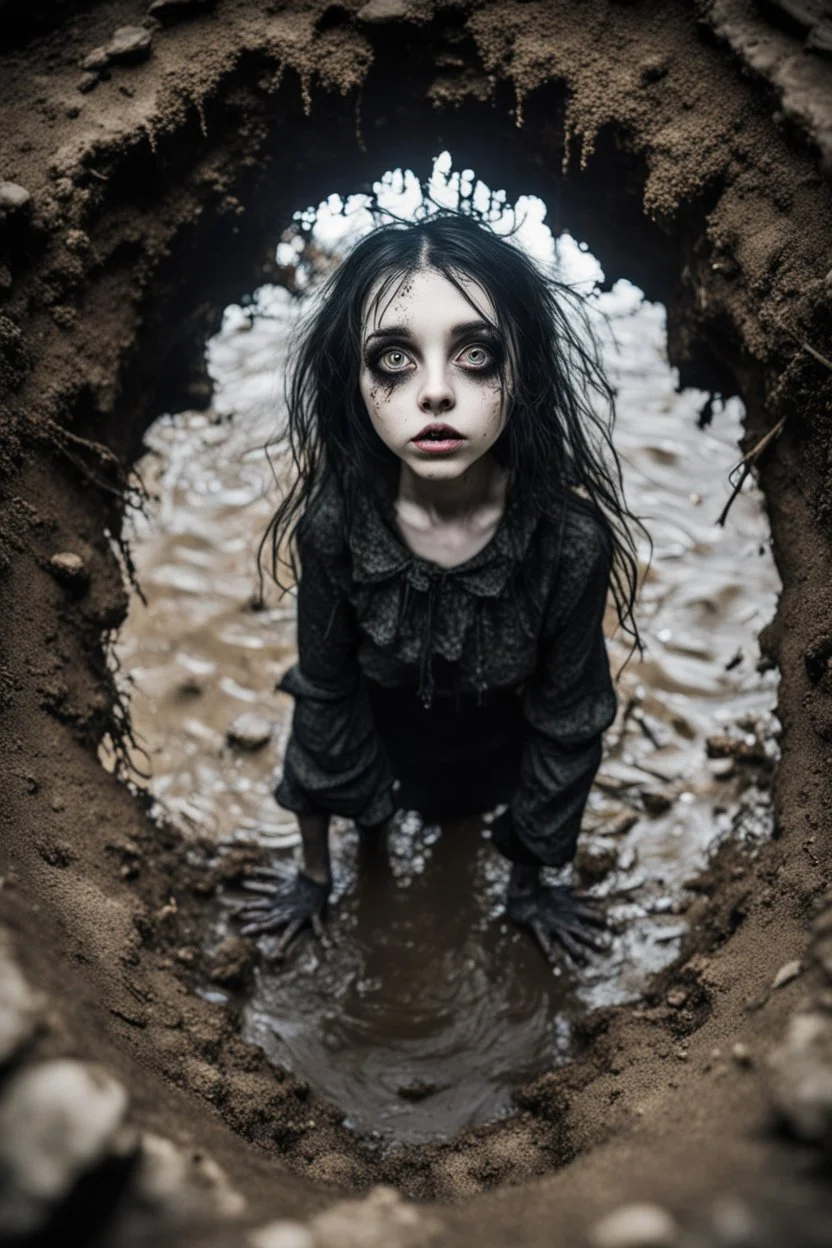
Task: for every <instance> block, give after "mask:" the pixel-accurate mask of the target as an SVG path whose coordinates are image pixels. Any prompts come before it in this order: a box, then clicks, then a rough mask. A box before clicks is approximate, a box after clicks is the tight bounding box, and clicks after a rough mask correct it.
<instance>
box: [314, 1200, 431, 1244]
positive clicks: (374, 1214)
mask: <svg viewBox="0 0 832 1248" xmlns="http://www.w3.org/2000/svg"><path fill="white" fill-rule="evenodd" d="M310 1229H311V1230H312V1232H313V1235H314V1243H315V1248H391V1245H392V1244H395V1245H396V1248H420V1246H421V1245H422V1244H426V1243H427V1242H428V1241H429V1240H430V1239H432V1237H433V1236H435V1235H436V1233H437V1229H438V1228H437V1222H436V1219H435V1218H434V1217H433V1216H432V1215H430V1214H428V1213H426V1212H425V1211H424V1210H423V1209H421V1208H419V1207H418V1206H416V1205H413V1204H411V1203H410V1202H409V1201H406V1200H403V1199H402V1197H401V1196H400V1195H399V1193H398V1192H397V1191H396V1190H395V1189H394V1188H392V1187H383V1186H379V1187H374V1188H372V1189H371V1191H370V1192H368V1194H367V1195H366V1196H365V1197H364V1199H363V1200H343V1201H339V1203H338V1204H336V1205H333V1206H332V1208H331V1209H326V1210H325V1211H324V1212H323V1213H319V1214H318V1215H317V1216H316V1217H314V1218H313V1219H312V1222H311V1223H310Z"/></svg>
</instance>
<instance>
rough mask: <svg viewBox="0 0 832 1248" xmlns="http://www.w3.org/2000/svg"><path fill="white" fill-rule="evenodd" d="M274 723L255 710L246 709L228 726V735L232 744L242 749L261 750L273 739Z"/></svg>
mask: <svg viewBox="0 0 832 1248" xmlns="http://www.w3.org/2000/svg"><path fill="white" fill-rule="evenodd" d="M272 731H273V729H272V723H271V721H270V720H268V719H266V717H265V716H264V715H258V714H257V713H256V712H255V711H245V712H244V713H243V714H242V715H238V716H237V718H236V719H235V720H233V722H232V723H230V724H229V726H228V732H227V734H226V735H227V737H228V741H229V743H230V744H231V745H236V746H238V747H239V748H240V749H241V750H261V749H262V748H263V746H264V745H268V743H269V742H270V741H271V739H272Z"/></svg>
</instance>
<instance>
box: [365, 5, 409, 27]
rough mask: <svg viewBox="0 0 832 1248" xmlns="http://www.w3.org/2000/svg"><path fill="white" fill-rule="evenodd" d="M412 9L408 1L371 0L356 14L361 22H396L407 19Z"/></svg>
mask: <svg viewBox="0 0 832 1248" xmlns="http://www.w3.org/2000/svg"><path fill="white" fill-rule="evenodd" d="M409 8H410V5H409V3H408V2H407V0H370V2H369V4H365V5H363V7H362V8H360V9H359V10H358V12H357V14H356V17H357V18H358V20H359V22H370V23H373V22H395V21H397V20H398V19H399V18H401V17H407V12H408V9H409Z"/></svg>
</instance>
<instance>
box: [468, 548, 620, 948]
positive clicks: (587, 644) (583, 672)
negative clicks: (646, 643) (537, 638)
mask: <svg viewBox="0 0 832 1248" xmlns="http://www.w3.org/2000/svg"><path fill="white" fill-rule="evenodd" d="M564 560H565V562H566V566H565V568H564V574H563V576H562V577H561V578H560V581H559V584H558V592H557V595H556V602H555V603H554V604H553V611H552V616H553V617H554V618H551V619H550V621H549V623H548V627H547V630H546V640H545V642H544V644H543V646H542V652H541V659H540V663H539V666H538V670H537V672H536V673H535V675H534V677H533V678H532V680H531V681H530V682H529V685H528V686H527V688H526V691H525V693H524V701H523V709H524V713H525V718H526V723H527V737H526V741H525V744H524V750H523V757H522V762H521V774H520V782H519V784H518V787H517V790H516V792H515V794H514V797H513V799H512V801H511V804H510V806H509V809H508V810H507V811H506V812H505V814H504V815H503V816H502V817H501V818H500V819H498V820H497V821H496V822H495V824H494V827H493V829H492V835H493V840H494V844H495V846H496V847H497V849H499V850H500V851H501V852H502V853H503V854H504V856H505V857H507V858H509V859H510V860H511V862H512V863H513V867H512V876H511V883H510V886H509V913H511V912H512V908H513V909H514V911H515V913H514V914H513V915H512V917H514V918H516V919H517V920H518V921H520V922H527V923H528V925H529V926H532V927H533V928H534V923H533V922H532V919H534V920H535V921H537V919H539V918H540V915H539V914H534V913H531V917H529V915H528V914H527V915H526V917H521V915H520V910H521V909H525V910H526V911H529V904H528V903H529V902H530V900H531V899H537V902H540V903H542V901H543V900H545V899H546V898H548V902H549V903H554V901H555V900H559V901H560V903H561V911H563V910H564V907H566V908H569V907H571V908H572V914H571V927H572V929H573V934H574V931H575V930H577V929H578V928H579V927H580V921H579V919H582V920H583V921H584V922H591V921H592V916H591V913H590V911H589V910H588V908H587V907H585V906H584V905H583V903H580V902H578V901H577V899H575V898H573V897H572V895H571V894H570V893H569V890H564V889H561V890H552V889H549V890H546V889H543V887H542V885H540V883H539V869H540V867H541V866H551V867H561V866H564V865H566V864H567V863H568V862H571V860H572V858H573V857H574V853H575V847H576V843H577V838H578V833H579V831H580V825H581V818H582V815H583V811H584V807H585V806H586V801H587V798H588V796H589V791H590V788H591V787H592V782H593V780H594V778H595V774H596V772H597V770H598V767H599V765H600V762H601V740H602V734H603V732H604V730H605V729H606V728H608V727H609V725H610V724H611V723H612V721H613V719H614V718H615V709H616V698H615V692H614V690H613V687H612V680H611V678H610V669H609V660H608V657H607V652H606V645H605V642H604V634H603V617H604V607H605V605H606V598H607V591H608V587H609V556H608V553H607V549H606V543H605V542H604V540H603V537H602V534H601V532H600V530H598V528H597V526H596V525H592V526H587V524H586V523H584V524H582V525H581V527H580V529H579V531H578V534H577V535H576V539H575V542H574V546H573V548H572V549H571V550H570V551H569V557H568V561H567V560H566V554H564ZM563 604H566V605H565V606H564V605H563ZM555 613H557V614H556V615H555ZM520 900H522V901H523V903H524V906H523V907H521V906H520V905H519V901H520ZM512 903H514V904H513V905H512ZM575 907H577V908H578V910H580V911H582V914H581V915H580V916H579V915H578V913H577V910H576V909H575ZM549 908H550V910H551V909H552V907H551V905H550V907H549ZM532 909H534V908H532ZM538 909H539V907H538ZM549 917H550V918H551V917H552V916H551V914H550V916H549ZM556 926H557V925H556V924H555V923H554V922H550V923H549V928H550V930H551V929H554V928H555V927H556ZM535 934H536V935H537V936H538V938H539V939H541V943H543V944H544V948H547V943H548V945H549V947H548V948H547V952H550V951H551V948H550V946H551V941H550V940H549V941H548V942H547V941H546V940H544V939H543V933H542V932H541V931H537V930H536V931H535ZM556 935H557V937H558V939H560V940H561V943H564V944H567V948H569V944H568V943H567V941H565V940H564V939H563V934H562V932H558V933H556ZM570 952H571V953H572V954H573V956H574V952H575V951H574V950H573V949H570Z"/></svg>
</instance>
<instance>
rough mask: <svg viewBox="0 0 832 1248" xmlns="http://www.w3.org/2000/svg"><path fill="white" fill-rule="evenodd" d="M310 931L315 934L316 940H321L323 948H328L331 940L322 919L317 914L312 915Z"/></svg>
mask: <svg viewBox="0 0 832 1248" xmlns="http://www.w3.org/2000/svg"><path fill="white" fill-rule="evenodd" d="M312 931H313V932H314V933H315V935H316V936H317V938H318V940H319V941H320V942H321V944H322V946H323V947H324V949H328V948H329V946H330V944H331V941H330V939H329V936H328V935H327V930H326V928H325V927H324V924H323V919H322V918H321V916H320V915H319V914H313V915H312Z"/></svg>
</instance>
